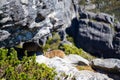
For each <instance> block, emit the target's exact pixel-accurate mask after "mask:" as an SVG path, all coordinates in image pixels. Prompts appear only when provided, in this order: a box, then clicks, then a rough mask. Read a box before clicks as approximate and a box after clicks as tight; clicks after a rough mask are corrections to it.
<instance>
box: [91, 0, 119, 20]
mask: <svg viewBox="0 0 120 80" xmlns="http://www.w3.org/2000/svg"><path fill="white" fill-rule="evenodd" d="M91 2H92V3H93V4H96V8H95V9H94V10H92V11H95V12H105V13H109V14H111V15H113V14H114V15H115V16H116V17H117V19H118V20H119V21H120V15H119V13H120V0H91Z"/></svg>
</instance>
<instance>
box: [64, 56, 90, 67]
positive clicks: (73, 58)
mask: <svg viewBox="0 0 120 80" xmlns="http://www.w3.org/2000/svg"><path fill="white" fill-rule="evenodd" d="M64 59H65V60H69V61H70V63H71V64H77V65H87V66H89V61H88V60H86V59H84V58H83V57H81V56H79V55H75V54H70V55H68V56H66V57H65V58H64Z"/></svg>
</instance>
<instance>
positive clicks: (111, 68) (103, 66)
mask: <svg viewBox="0 0 120 80" xmlns="http://www.w3.org/2000/svg"><path fill="white" fill-rule="evenodd" d="M92 66H93V67H94V68H96V69H98V70H103V71H106V72H109V73H118V74H119V73H120V60H119V59H112V58H111V59H94V60H93V61H92Z"/></svg>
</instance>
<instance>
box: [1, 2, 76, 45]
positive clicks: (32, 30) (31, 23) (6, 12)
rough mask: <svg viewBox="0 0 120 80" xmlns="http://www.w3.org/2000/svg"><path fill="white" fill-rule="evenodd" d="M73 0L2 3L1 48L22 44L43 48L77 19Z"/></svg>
mask: <svg viewBox="0 0 120 80" xmlns="http://www.w3.org/2000/svg"><path fill="white" fill-rule="evenodd" d="M75 2H77V1H72V0H29V1H28V0H0V30H4V32H5V34H6V36H4V35H5V34H4V32H3V31H2V32H1V31H0V32H1V34H0V35H1V37H0V47H6V46H7V47H12V46H14V45H16V44H18V43H19V42H21V41H23V42H26V41H34V42H35V41H36V42H37V43H42V44H44V43H45V41H46V37H48V36H50V35H51V32H52V31H55V30H57V31H58V29H62V30H64V29H65V28H66V27H68V26H69V25H70V24H71V19H72V18H74V17H75V4H74V3H75Z"/></svg>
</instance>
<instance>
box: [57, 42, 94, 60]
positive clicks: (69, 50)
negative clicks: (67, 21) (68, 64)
mask: <svg viewBox="0 0 120 80" xmlns="http://www.w3.org/2000/svg"><path fill="white" fill-rule="evenodd" d="M59 49H61V50H63V51H64V52H65V54H66V55H69V54H77V55H80V56H82V57H83V58H86V59H88V60H92V59H93V58H94V57H93V56H91V55H90V54H88V53H86V52H85V51H83V50H82V49H81V48H80V49H78V48H77V47H76V46H74V45H68V44H64V45H61V46H59Z"/></svg>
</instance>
